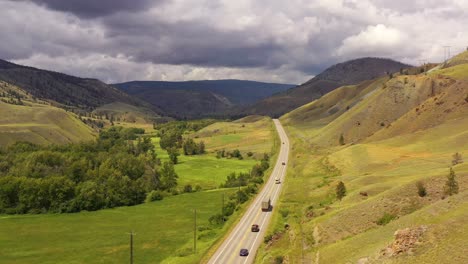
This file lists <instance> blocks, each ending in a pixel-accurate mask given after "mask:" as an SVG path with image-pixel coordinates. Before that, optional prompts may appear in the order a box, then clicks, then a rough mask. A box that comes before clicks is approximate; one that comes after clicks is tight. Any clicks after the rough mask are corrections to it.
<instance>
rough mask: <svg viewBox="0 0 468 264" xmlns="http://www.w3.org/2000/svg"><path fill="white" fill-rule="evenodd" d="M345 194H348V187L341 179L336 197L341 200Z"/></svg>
mask: <svg viewBox="0 0 468 264" xmlns="http://www.w3.org/2000/svg"><path fill="white" fill-rule="evenodd" d="M345 195H346V187H345V185H344V183H343V182H342V181H340V182H339V183H338V185H337V186H336V197H337V198H338V200H340V201H341V199H343V197H345Z"/></svg>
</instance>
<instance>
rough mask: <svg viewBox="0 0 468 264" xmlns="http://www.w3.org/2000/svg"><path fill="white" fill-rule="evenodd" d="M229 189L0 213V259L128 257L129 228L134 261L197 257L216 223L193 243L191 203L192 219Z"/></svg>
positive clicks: (203, 215) (201, 221)
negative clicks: (124, 203) (82, 208)
mask: <svg viewBox="0 0 468 264" xmlns="http://www.w3.org/2000/svg"><path fill="white" fill-rule="evenodd" d="M230 192H231V190H229V189H222V190H215V191H206V192H199V193H191V194H181V195H178V196H171V197H166V198H165V199H164V200H162V201H157V202H152V203H148V204H142V205H138V206H133V207H120V208H115V209H109V210H101V211H97V212H81V213H76V214H54V215H52V214H49V215H18V216H10V215H0V259H1V261H0V262H1V263H128V262H129V234H128V233H129V232H130V231H132V230H133V231H134V232H135V233H136V236H135V237H134V249H135V251H134V252H135V253H134V256H135V257H134V261H135V263H198V259H200V258H201V256H202V255H203V253H204V252H205V251H206V250H207V249H208V247H209V246H210V245H211V244H212V243H213V242H214V241H215V240H216V239H217V237H218V236H219V235H220V233H221V232H222V230H221V229H212V230H205V231H201V232H199V233H198V237H199V239H198V240H197V254H192V249H193V219H194V218H193V217H194V213H193V209H194V208H196V209H197V214H198V216H197V225H198V226H203V227H208V226H209V223H208V218H209V217H210V216H211V215H213V214H215V213H217V212H219V210H220V207H221V195H222V193H226V194H227V195H228V194H229V193H230Z"/></svg>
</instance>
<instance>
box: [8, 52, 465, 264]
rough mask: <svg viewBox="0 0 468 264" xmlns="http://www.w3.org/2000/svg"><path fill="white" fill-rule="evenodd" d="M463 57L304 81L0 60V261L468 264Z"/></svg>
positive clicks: (369, 64)
mask: <svg viewBox="0 0 468 264" xmlns="http://www.w3.org/2000/svg"><path fill="white" fill-rule="evenodd" d="M467 58H468V51H466V52H462V53H460V54H458V55H456V56H454V57H452V58H447V59H446V61H444V62H443V63H427V64H423V65H421V66H418V67H413V66H409V65H407V64H404V63H400V62H397V61H393V60H389V59H380V58H368V57H366V58H360V59H353V60H349V61H346V62H343V63H338V64H335V65H333V66H331V67H328V68H327V69H325V70H324V71H323V72H322V73H320V74H318V75H316V76H315V77H313V78H312V79H310V80H309V81H307V82H305V83H303V84H301V85H299V86H294V85H288V84H277V83H262V82H251V81H240V80H217V81H188V82H162V81H134V82H127V83H120V84H114V85H108V84H106V83H103V82H101V81H99V80H97V79H88V78H79V77H74V76H70V75H65V74H62V73H58V72H52V71H46V70H41V69H38V68H32V67H27V66H21V65H17V64H14V63H10V62H7V61H3V60H1V61H0V111H1V115H0V259H2V263H3V262H5V263H35V262H38V261H39V262H40V263H109V262H112V263H127V262H128V260H129V258H130V256H131V254H132V256H133V259H132V261H135V263H314V264H319V263H359V264H370V263H409V264H412V263H414V264H416V263H465V262H468V259H467V252H466V249H465V245H466V241H468V225H467V223H468V221H467V220H468V214H467V209H468V208H467V198H468V197H467V196H468V193H467V189H468V177H467V176H468V162H467V161H466V159H467V158H466V155H467V153H468V144H467V142H468V71H467V69H468V68H467V65H468V59H467ZM116 87H118V88H119V89H120V90H119V89H117V88H116ZM250 90H254V92H252V93H249V91H250ZM276 117H278V120H276ZM210 118H216V119H210ZM283 128H284V130H283ZM278 133H279V134H278ZM267 196H269V197H271V198H272V199H271V200H270V201H269V202H268V204H269V205H271V204H272V205H273V209H272V210H271V212H270V211H268V210H266V212H262V209H263V208H262V206H263V205H262V202H263V200H262V198H265V197H267ZM270 203H271V204H270ZM268 207H269V206H268ZM195 209H196V223H195ZM257 222H259V223H260V226H259V228H260V229H259V230H257V231H259V232H258V233H257V232H253V231H252V230H251V229H250V227H251V226H252V224H258V223H257ZM195 225H196V227H194V226H195ZM12 231H13V232H12ZM194 231H195V232H196V233H194ZM130 232H134V233H135V236H134V237H133V251H130V248H131V247H130V245H129V233H130ZM194 239H195V240H194ZM194 241H195V243H196V244H194ZM244 249H245V250H248V251H247V252H248V254H247V255H245V254H246V253H245V251H243V250H244ZM241 255H245V256H241Z"/></svg>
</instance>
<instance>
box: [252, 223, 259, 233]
mask: <svg viewBox="0 0 468 264" xmlns="http://www.w3.org/2000/svg"><path fill="white" fill-rule="evenodd" d="M251 230H252V232H258V231H260V228H259V227H258V225H255V224H254V225H252V229H251Z"/></svg>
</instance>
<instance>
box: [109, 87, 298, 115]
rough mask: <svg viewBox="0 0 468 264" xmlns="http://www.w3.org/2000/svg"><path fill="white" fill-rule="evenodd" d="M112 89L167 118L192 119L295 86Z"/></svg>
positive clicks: (219, 112)
mask: <svg viewBox="0 0 468 264" xmlns="http://www.w3.org/2000/svg"><path fill="white" fill-rule="evenodd" d="M114 86H115V87H117V88H119V89H121V90H122V91H124V92H126V93H128V94H130V95H134V96H136V97H138V98H140V99H142V100H145V101H147V102H149V103H151V104H152V105H154V106H156V107H158V108H161V109H163V110H164V111H165V112H167V113H169V114H170V115H173V116H176V117H190V118H194V117H201V116H216V115H222V114H225V113H226V111H227V110H228V109H229V108H231V107H233V106H239V105H247V104H251V103H253V102H256V101H258V100H260V99H263V98H265V97H268V96H271V95H273V94H275V93H278V92H281V91H284V90H286V89H289V88H291V87H293V86H294V85H292V84H277V83H262V82H254V81H242V80H213V81H208V80H207V81H187V82H163V81H133V82H127V83H119V84H114Z"/></svg>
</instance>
